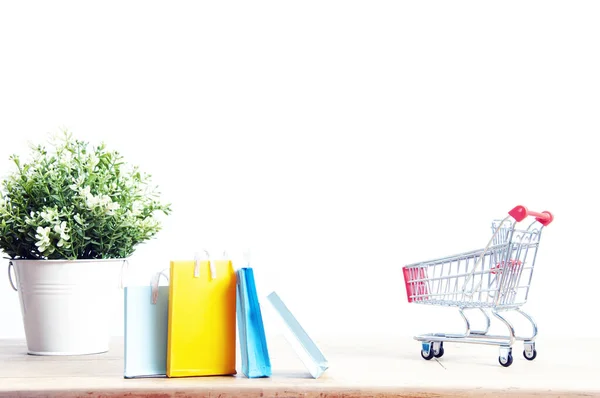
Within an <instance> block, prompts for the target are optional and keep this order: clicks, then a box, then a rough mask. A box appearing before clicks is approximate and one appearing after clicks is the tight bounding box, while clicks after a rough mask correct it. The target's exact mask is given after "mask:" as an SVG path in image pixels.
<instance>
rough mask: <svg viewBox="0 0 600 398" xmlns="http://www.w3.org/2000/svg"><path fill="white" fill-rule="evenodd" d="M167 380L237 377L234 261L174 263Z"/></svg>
mask: <svg viewBox="0 0 600 398" xmlns="http://www.w3.org/2000/svg"><path fill="white" fill-rule="evenodd" d="M170 271H171V272H170V276H171V277H170V285H169V322H168V324H169V328H168V330H169V335H168V345H167V376H168V377H185V376H218V375H234V374H236V369H235V360H236V275H235V271H234V269H233V264H232V262H231V261H230V260H210V259H208V260H200V258H199V257H198V256H196V258H195V260H193V261H191V260H190V261H171V269H170Z"/></svg>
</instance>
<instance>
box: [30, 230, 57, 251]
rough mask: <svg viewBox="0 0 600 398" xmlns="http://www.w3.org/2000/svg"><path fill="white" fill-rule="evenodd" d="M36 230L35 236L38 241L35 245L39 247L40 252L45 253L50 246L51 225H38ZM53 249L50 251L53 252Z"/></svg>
mask: <svg viewBox="0 0 600 398" xmlns="http://www.w3.org/2000/svg"><path fill="white" fill-rule="evenodd" d="M36 232H37V234H36V235H35V238H36V239H37V240H38V241H37V242H35V245H36V246H37V247H38V250H39V251H40V253H44V252H46V251H48V249H49V248H50V227H45V228H43V227H37V229H36ZM53 251H54V249H52V250H51V251H49V253H52V252H53Z"/></svg>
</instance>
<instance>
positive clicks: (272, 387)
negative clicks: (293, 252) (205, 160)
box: [0, 336, 600, 398]
mask: <svg viewBox="0 0 600 398" xmlns="http://www.w3.org/2000/svg"><path fill="white" fill-rule="evenodd" d="M317 342H318V344H319V346H320V347H321V349H322V350H323V352H324V354H325V356H326V357H327V359H328V360H329V363H330V368H329V369H328V370H327V371H326V372H325V373H324V374H323V376H321V378H319V379H316V380H315V379H312V378H311V377H310V375H309V373H308V372H307V371H306V370H305V369H304V367H303V365H302V362H300V360H299V359H298V358H297V357H296V356H295V354H294V353H293V351H292V350H291V348H290V347H289V346H288V345H287V342H285V340H282V339H280V338H275V339H271V340H270V341H269V349H270V354H271V362H272V367H273V376H272V377H271V378H266V379H247V378H245V377H243V375H241V374H238V375H237V376H229V377H193V378H180V379H167V378H157V379H124V378H123V354H122V353H123V343H122V339H121V338H115V339H114V340H113V342H112V346H111V350H110V351H109V352H108V353H105V354H99V355H89V356H73V357H42V356H31V355H27V354H26V346H25V342H24V341H22V340H0V397H36V398H41V397H65V398H73V397H87V398H93V397H104V398H116V397H128V398H137V397H152V398H167V397H178V398H184V397H186V398H187V397H222V398H228V397H253V396H261V397H262V396H264V397H271V396H273V397H275V396H276V397H320V398H325V397H386V396H398V397H442V396H444V397H464V396H485V397H492V396H515V397H517V396H518V397H531V396H535V397H559V396H560V397H563V396H580V397H590V396H598V397H600V365H599V364H598V361H599V358H600V339H598V340H592V339H575V338H573V339H564V340H547V341H545V340H543V339H541V338H540V339H538V341H537V349H538V357H537V358H536V359H535V360H534V361H532V362H529V361H527V360H525V359H524V358H523V356H522V354H521V352H522V345H521V344H518V345H517V346H515V348H514V349H513V355H514V357H515V361H514V363H513V365H512V366H510V367H508V368H503V367H502V366H500V365H499V364H498V348H497V347H493V346H483V345H469V344H452V343H446V344H445V345H444V347H445V355H444V357H442V358H440V359H433V360H431V361H425V360H423V359H422V358H421V357H420V354H419V349H420V346H419V343H418V342H417V341H415V340H413V339H412V338H411V337H410V336H406V337H397V336H396V337H394V338H391V337H389V336H388V337H383V336H373V337H372V338H354V339H350V338H342V337H340V338H337V339H330V340H323V341H320V340H317ZM240 363H241V362H239V361H238V368H239V364H240Z"/></svg>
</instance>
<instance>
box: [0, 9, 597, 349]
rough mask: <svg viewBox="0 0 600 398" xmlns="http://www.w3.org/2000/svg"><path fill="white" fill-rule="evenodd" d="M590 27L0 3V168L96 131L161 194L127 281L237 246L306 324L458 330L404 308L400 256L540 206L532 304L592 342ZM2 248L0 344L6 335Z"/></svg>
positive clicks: (265, 285)
mask: <svg viewBox="0 0 600 398" xmlns="http://www.w3.org/2000/svg"><path fill="white" fill-rule="evenodd" d="M599 19H600V3H598V2H592V1H578V2H573V1H562V2H557V1H525V2H524V1H506V2H482V1H452V2H448V1H439V2H438V1H418V2H397V1H363V2H357V1H340V2H333V1H302V2H295V3H290V2H282V1H272V2H264V1H252V2H231V1H230V2H195V1H190V2H183V1H168V2H167V1H165V2H155V1H143V2H133V1H127V2H124V1H103V2H95V3H92V2H78V1H72V2H66V1H53V2H41V1H40V2H3V3H1V4H0V134H1V139H0V174H1V175H2V176H3V177H4V176H5V175H6V174H7V173H8V172H9V170H11V164H10V162H9V160H8V157H9V155H10V154H12V153H21V154H24V155H25V154H26V151H27V143H28V142H29V141H31V142H36V143H37V142H42V141H44V140H46V139H47V137H48V134H49V133H53V132H57V131H59V130H60V129H62V128H67V129H69V130H70V131H72V132H73V133H74V134H75V135H76V136H77V137H79V138H82V139H84V140H87V141H90V142H92V143H99V142H100V141H105V142H106V143H107V145H108V146H109V148H111V149H117V150H119V151H120V152H122V153H123V154H124V155H125V156H126V157H127V159H128V160H129V161H130V162H132V163H136V164H139V165H140V166H141V167H142V168H143V169H144V170H145V171H148V172H150V173H151V174H152V175H153V181H154V182H155V183H156V184H158V185H159V187H160V190H161V192H162V193H163V198H164V200H166V201H169V202H172V203H173V209H174V212H173V214H172V215H171V216H170V217H168V218H167V219H165V223H164V229H163V231H162V232H161V233H160V234H159V235H158V236H157V237H156V239H154V240H152V241H150V242H148V243H146V244H144V245H143V246H140V247H139V249H138V251H137V252H136V253H135V255H134V256H133V257H132V259H131V265H132V267H133V268H134V269H135V270H136V275H137V276H138V280H141V281H142V283H145V281H148V280H149V278H150V275H151V273H152V272H153V271H155V270H159V269H162V268H166V267H168V265H169V261H170V260H172V259H191V258H192V256H193V253H194V252H195V251H198V250H202V249H203V248H207V249H208V250H209V251H210V252H211V253H215V254H216V253H219V252H221V251H222V250H223V249H226V250H227V251H228V252H229V253H230V254H231V256H232V257H233V259H234V262H235V265H236V266H242V265H243V263H242V262H241V254H242V251H243V250H244V249H245V248H250V249H251V251H252V265H253V266H254V267H255V272H256V277H257V283H258V287H259V289H260V293H261V295H263V297H264V295H266V294H267V293H269V292H270V291H271V290H273V289H274V290H276V291H277V292H278V293H279V294H280V295H281V297H282V298H283V300H284V301H285V302H286V304H287V305H288V306H289V307H290V309H291V310H292V311H293V312H294V314H295V315H296V316H297V317H298V318H299V320H300V321H301V322H302V324H303V325H304V326H305V327H306V329H307V330H308V331H309V333H312V334H313V335H315V336H325V335H340V334H365V333H377V332H380V333H384V332H385V333H395V334H398V335H403V336H410V335H413V334H415V333H420V332H431V331H445V330H447V329H450V328H452V327H454V326H460V319H459V318H458V317H457V315H456V314H455V313H454V311H453V310H449V309H445V308H442V309H435V308H423V307H420V306H415V305H408V304H407V302H406V296H405V290H404V286H403V281H402V273H401V267H402V265H404V264H406V263H411V262H416V261H420V260H426V259H430V258H434V257H437V256H442V255H447V254H454V253H460V252H462V251H466V250H471V249H477V248H482V247H484V246H485V244H486V243H487V241H488V239H489V236H490V232H491V229H490V222H491V220H492V219H494V218H498V217H504V216H505V215H506V212H507V211H509V210H510V209H511V208H512V207H514V206H515V205H517V204H523V205H525V206H527V207H528V208H530V209H531V210H536V211H542V210H549V211H551V212H553V213H554V215H555V221H554V223H553V224H551V225H550V226H549V227H548V228H547V229H545V232H544V234H543V235H542V242H541V245H540V252H539V255H538V258H537V263H536V265H537V268H536V273H535V275H534V280H533V287H532V291H531V295H530V301H529V303H528V304H527V306H526V309H528V310H529V311H530V312H531V313H532V314H533V315H534V316H535V318H536V319H537V321H538V323H539V327H540V332H541V333H542V334H543V335H545V336H561V335H562V336H593V335H595V334H596V335H597V331H595V330H593V329H592V325H594V324H596V323H597V319H595V318H594V314H596V313H597V307H596V303H595V301H596V298H597V294H596V291H597V289H598V278H599V277H600V271H599V265H600V264H598V257H597V255H596V247H597V244H598V232H597V230H598V204H599V199H600V198H599V195H598V189H597V184H598V177H597V170H599V169H600V168H599V167H598V166H599V163H600V161H599V160H598V159H599V157H598V155H597V148H598V146H597V144H593V143H595V142H597V139H598V138H597V135H598V132H599V128H600V113H599V110H600V73H599V71H600V51H599V48H600V47H599V45H600V24H598V20H599ZM594 170H596V171H594ZM7 263H8V261H7V260H6V259H2V261H1V262H0V268H2V269H4V271H1V272H0V338H5V337H20V338H22V337H24V334H23V326H22V322H21V315H20V309H19V307H18V305H19V304H18V303H19V302H18V296H17V293H15V292H13V291H12V290H11V289H10V287H9V284H8V280H7V278H6V272H5V270H6V266H7ZM117 294H119V293H117ZM118 300H119V299H118V297H117V306H116V307H115V312H114V313H115V317H114V326H113V333H114V334H115V335H120V334H122V308H121V307H120V305H119V304H120V302H119V301H118ZM263 301H264V298H263ZM263 304H266V302H263ZM269 319H270V318H269V314H268V313H267V320H266V322H267V325H266V328H267V330H272V329H270V328H271V326H270V325H271V324H270V323H269V322H270V321H269ZM456 321H458V322H456Z"/></svg>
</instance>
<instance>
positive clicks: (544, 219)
mask: <svg viewBox="0 0 600 398" xmlns="http://www.w3.org/2000/svg"><path fill="white" fill-rule="evenodd" d="M508 214H509V215H510V216H512V218H514V219H515V220H517V222H520V221H522V220H524V219H525V217H527V216H533V217H535V219H536V220H537V221H538V222H539V223H540V224H542V225H543V226H546V225H548V224H550V223H551V222H552V220H554V217H553V216H552V213H550V212H549V211H543V212H541V213H538V212H536V211H531V210H527V208H526V207H525V206H517V207H515V208H514V209H512V210H511V211H509V212H508Z"/></svg>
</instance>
